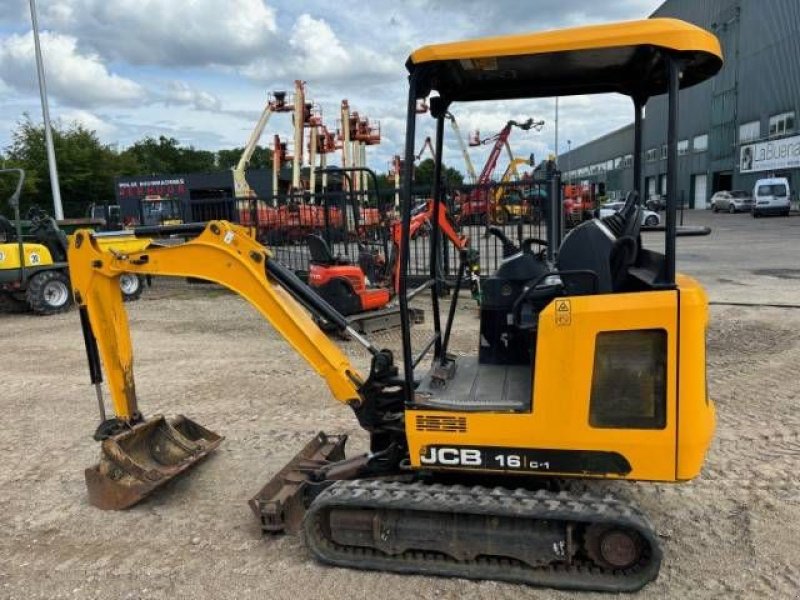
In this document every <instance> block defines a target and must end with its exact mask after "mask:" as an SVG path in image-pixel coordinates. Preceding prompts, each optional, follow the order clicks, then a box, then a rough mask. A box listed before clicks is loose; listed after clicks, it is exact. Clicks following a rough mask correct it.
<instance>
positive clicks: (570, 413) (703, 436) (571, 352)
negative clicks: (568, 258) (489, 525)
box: [406, 276, 714, 481]
mask: <svg viewBox="0 0 800 600" xmlns="http://www.w3.org/2000/svg"><path fill="white" fill-rule="evenodd" d="M678 281H679V286H680V287H679V291H652V292H640V293H628V294H605V295H595V296H574V297H571V298H566V299H563V300H562V299H559V300H557V301H554V302H552V303H550V305H549V306H548V307H547V308H545V309H544V310H543V311H542V313H541V314H540V316H539V334H538V339H537V352H536V365H535V373H534V385H533V392H532V394H533V398H532V400H533V403H532V410H531V411H530V412H521V413H509V412H506V413H493V412H458V411H449V412H446V411H431V410H408V411H407V413H406V435H407V437H408V442H409V451H410V458H411V463H412V465H413V466H414V467H419V466H420V455H421V453H422V452H424V447H425V446H426V445H429V444H438V445H444V446H448V445H455V446H459V445H475V446H495V447H506V448H526V449H536V448H539V449H566V450H596V451H597V450H603V451H611V452H617V453H619V454H621V455H623V456H624V457H625V458H626V459H627V460H628V461H629V463H630V464H631V467H632V471H631V472H630V473H629V474H628V475H627V476H626V478H628V479H638V480H655V481H676V480H679V479H690V478H692V477H694V476H696V475H697V474H698V472H699V468H700V466H701V464H702V462H703V459H704V457H705V453H706V451H707V449H708V446H709V444H710V441H711V436H712V433H713V429H714V407H713V404H712V403H711V402H710V401H707V399H706V391H705V378H704V376H705V328H706V325H707V313H708V309H707V301H706V297H705V294H704V292H703V290H702V288H701V287H700V286H699V285H698V284H697V282H695V281H694V280H692V279H690V278H688V277H684V276H681V277H680V278H679V280H678ZM565 302H566V303H568V306H569V315H570V317H569V320H570V322H569V324H568V326H566V325H567V324H566V323H565V322H563V321H560V320H559V318H558V314H557V310H556V309H557V307H558V306H561V307H564V306H567V305H565ZM679 302H680V319H681V321H680V323H679V322H678V318H679V311H678V303H679ZM562 312H563V311H562ZM635 329H663V330H664V331H666V332H667V398H666V400H667V413H666V414H667V420H666V427H665V428H664V429H608V428H603V429H600V428H593V427H591V426H590V425H589V398H590V391H591V384H592V372H593V368H594V350H595V339H596V337H597V335H598V334H599V333H601V332H603V331H621V330H635ZM679 331H680V353H679V355H680V365H678V364H677V360H678V343H679V342H678V332H679ZM678 373H680V378H678ZM456 376H457V375H456ZM454 414H458V416H460V417H464V418H466V421H467V432H466V433H457V432H438V431H434V432H430V431H425V432H418V431H416V428H415V423H416V418H417V416H418V415H422V416H425V417H441V416H453V415H454ZM676 440H677V442H678V444H679V447H678V448H677V450H678V451H677V452H676ZM676 455H677V462H676ZM536 474H541V475H550V476H552V475H554V474H556V473H552V472H547V471H544V472H539V473H536Z"/></svg>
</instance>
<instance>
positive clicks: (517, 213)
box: [489, 158, 533, 225]
mask: <svg viewBox="0 0 800 600" xmlns="http://www.w3.org/2000/svg"><path fill="white" fill-rule="evenodd" d="M525 165H528V166H533V165H531V160H530V159H528V158H512V159H511V161H510V162H509V163H508V166H507V167H506V170H505V173H503V176H502V177H501V178H500V181H499V182H498V185H497V189H496V190H495V192H494V194H493V195H492V202H491V206H490V208H489V210H490V216H489V220H490V222H492V223H497V224H498V225H504V224H506V223H508V222H509V221H513V220H518V219H522V220H524V219H525V218H526V217H527V216H528V214H527V213H528V212H529V208H528V207H526V206H525V204H524V203H523V202H521V201H520V202H513V201H509V200H510V196H511V194H510V192H512V193H513V191H512V190H509V189H508V188H507V187H506V186H507V184H508V183H509V182H510V181H511V180H512V179H514V180H518V179H519V171H518V168H519V167H523V166H525Z"/></svg>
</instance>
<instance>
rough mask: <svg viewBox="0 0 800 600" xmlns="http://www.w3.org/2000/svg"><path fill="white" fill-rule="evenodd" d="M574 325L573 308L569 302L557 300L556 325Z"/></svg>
mask: <svg viewBox="0 0 800 600" xmlns="http://www.w3.org/2000/svg"><path fill="white" fill-rule="evenodd" d="M571 324H572V307H571V306H570V304H569V300H556V325H560V326H565V325H571Z"/></svg>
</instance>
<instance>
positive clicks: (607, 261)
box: [556, 192, 642, 296]
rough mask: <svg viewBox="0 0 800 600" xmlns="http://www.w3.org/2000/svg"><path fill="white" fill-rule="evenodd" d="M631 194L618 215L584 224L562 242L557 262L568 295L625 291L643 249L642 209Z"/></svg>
mask: <svg viewBox="0 0 800 600" xmlns="http://www.w3.org/2000/svg"><path fill="white" fill-rule="evenodd" d="M638 200H639V198H638V194H636V192H630V193H629V194H628V196H627V197H626V199H625V205H624V206H623V207H622V209H620V211H619V212H617V213H615V214H613V215H611V216H608V217H605V218H603V219H592V220H591V221H586V222H585V223H581V224H580V225H578V226H577V227H576V228H575V229H573V230H572V231H570V232H569V233H568V234H567V236H566V237H565V238H564V241H563V242H562V243H561V248H560V249H559V252H558V260H557V263H556V267H557V270H558V271H559V273H560V275H561V280H562V282H563V284H564V291H565V293H566V294H567V295H570V296H571V295H585V294H593V293H595V294H608V293H612V292H619V291H623V290H624V289H625V286H626V284H627V281H628V269H629V268H630V267H632V266H634V265H635V264H636V259H637V258H638V255H639V250H640V248H641V238H640V235H639V234H640V231H641V227H642V207H641V206H640V205H639V201H638ZM592 273H594V275H592Z"/></svg>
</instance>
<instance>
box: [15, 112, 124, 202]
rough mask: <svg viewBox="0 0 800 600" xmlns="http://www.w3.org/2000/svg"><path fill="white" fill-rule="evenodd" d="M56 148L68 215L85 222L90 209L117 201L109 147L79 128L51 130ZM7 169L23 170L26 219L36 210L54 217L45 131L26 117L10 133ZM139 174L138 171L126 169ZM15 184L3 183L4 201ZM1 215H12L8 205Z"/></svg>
mask: <svg viewBox="0 0 800 600" xmlns="http://www.w3.org/2000/svg"><path fill="white" fill-rule="evenodd" d="M53 146H54V147H55V153H56V160H57V163H58V174H59V183H60V187H61V199H62V204H63V207H64V215H65V216H67V217H78V216H82V215H83V214H84V212H85V210H86V207H87V206H88V205H89V204H90V203H92V202H97V203H102V202H105V201H107V200H109V199H111V198H113V180H114V177H115V175H116V174H117V171H118V169H117V166H118V162H117V155H116V153H115V152H114V151H113V150H112V149H111V148H110V147H109V146H107V145H104V144H101V143H100V141H99V139H98V138H97V134H96V133H95V132H94V131H91V130H89V129H86V128H85V127H83V126H82V125H80V124H78V123H71V124H69V125H66V126H65V125H63V124H62V123H60V122H55V123H54V124H53ZM4 162H5V165H6V166H13V167H19V168H22V169H25V174H26V186H25V190H24V192H23V196H22V201H21V203H20V205H21V206H20V208H21V212H22V215H23V217H24V216H25V214H26V212H27V209H28V208H29V207H30V206H32V205H34V204H35V205H38V206H40V207H41V208H44V209H45V210H48V211H50V212H52V207H53V195H52V191H51V187H50V174H49V170H48V164H47V152H46V149H45V142H44V126H42V125H38V124H34V123H33V122H32V121H31V120H30V117H28V116H27V115H26V116H25V118H24V120H22V121H20V122H19V123H18V125H17V128H16V129H15V130H14V132H13V133H12V137H11V145H10V146H9V147H8V148H7V149H6V156H5V160H4ZM128 167H129V168H131V169H133V168H135V167H134V165H128ZM12 184H13V182H12V178H10V177H7V178H4V181H2V182H0V186H2V187H0V195H2V197H3V198H7V197H8V195H9V194H10V190H9V188H10V186H11V185H12ZM2 204H3V206H2V210H3V211H4V212H5V213H6V214H9V213H10V209H9V208H8V206H7V205H6V203H5V201H4V200H3V202H2Z"/></svg>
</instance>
